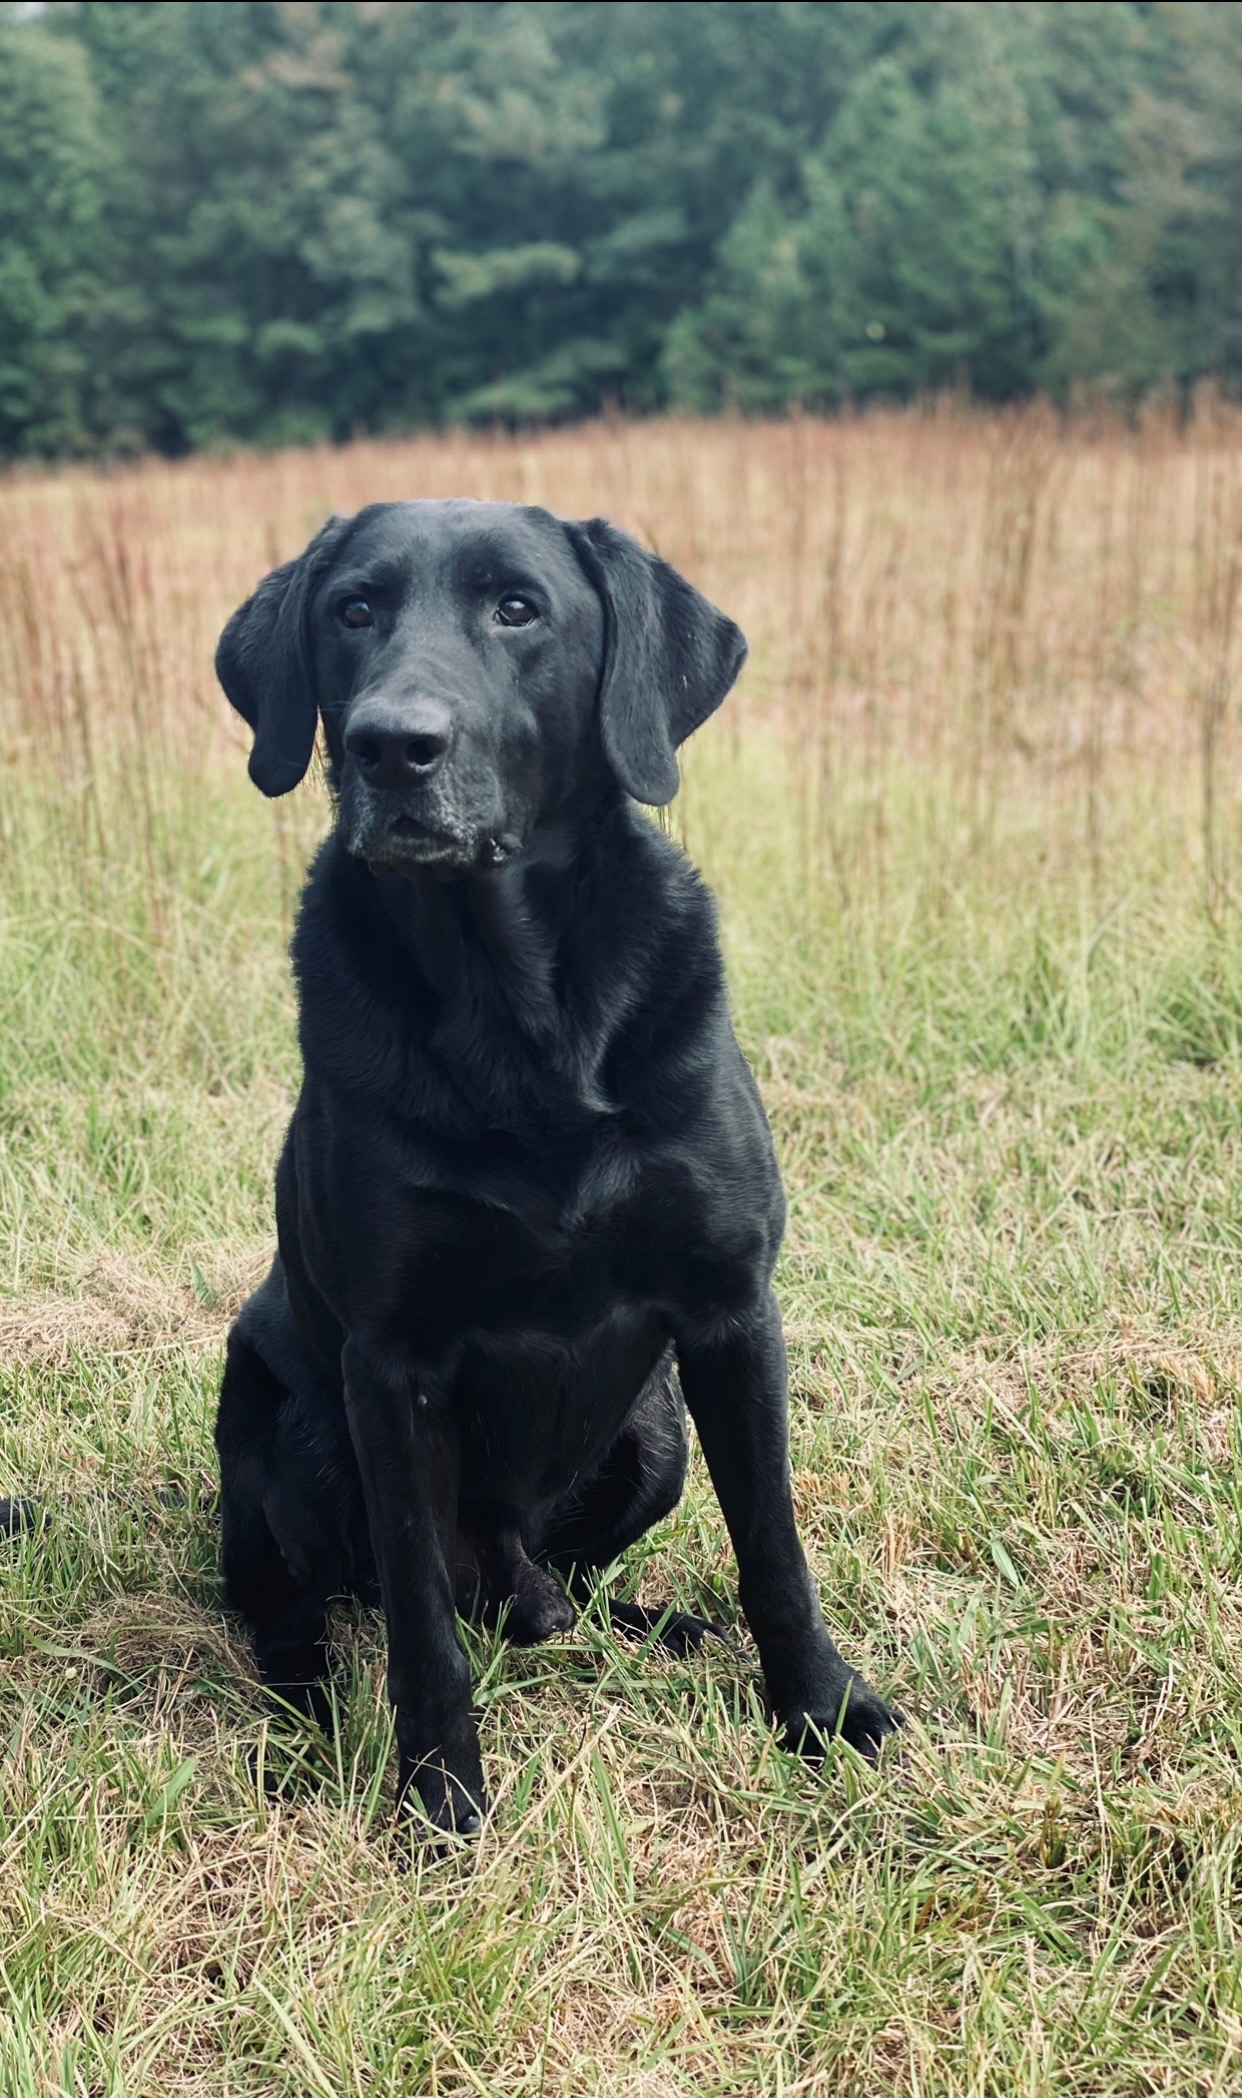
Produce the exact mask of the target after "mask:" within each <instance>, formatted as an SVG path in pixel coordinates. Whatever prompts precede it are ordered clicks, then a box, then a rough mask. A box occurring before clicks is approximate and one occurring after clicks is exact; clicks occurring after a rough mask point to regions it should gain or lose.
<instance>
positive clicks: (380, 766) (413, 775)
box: [345, 700, 451, 788]
mask: <svg viewBox="0 0 1242 2098" xmlns="http://www.w3.org/2000/svg"><path fill="white" fill-rule="evenodd" d="M450 741H451V734H450V721H449V714H448V709H447V708H446V707H442V706H440V705H439V704H438V703H437V702H436V701H434V700H424V701H420V702H419V703H418V704H417V705H415V706H410V705H408V704H407V705H405V706H402V707H380V706H375V705H372V706H364V707H360V708H359V710H358V712H357V713H356V714H355V715H354V717H353V719H352V720H351V721H350V723H349V725H348V727H347V728H346V730H345V748H346V750H347V751H348V752H349V755H350V757H351V758H352V759H353V760H354V762H355V764H356V765H357V767H358V770H359V771H360V772H361V774H362V776H363V778H364V779H365V780H366V782H367V784H368V786H371V787H394V788H401V787H409V786H411V785H413V784H414V783H415V782H416V781H419V780H424V779H426V778H427V777H428V775H429V774H430V773H432V772H434V771H435V769H436V766H437V765H438V764H439V763H440V760H441V759H442V758H443V756H444V753H445V751H446V750H447V749H448V747H449V743H450Z"/></svg>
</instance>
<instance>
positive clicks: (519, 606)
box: [496, 597, 539, 626]
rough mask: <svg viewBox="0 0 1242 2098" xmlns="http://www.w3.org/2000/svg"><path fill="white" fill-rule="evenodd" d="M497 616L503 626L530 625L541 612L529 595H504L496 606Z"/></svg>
mask: <svg viewBox="0 0 1242 2098" xmlns="http://www.w3.org/2000/svg"><path fill="white" fill-rule="evenodd" d="M496 617H497V619H498V620H499V621H500V624H501V626H529V625H530V623H531V620H532V619H538V617H539V614H538V613H537V612H536V610H535V608H534V606H533V605H532V603H531V601H530V599H529V598H528V597H502V598H501V600H500V603H499V604H498V605H497V607H496Z"/></svg>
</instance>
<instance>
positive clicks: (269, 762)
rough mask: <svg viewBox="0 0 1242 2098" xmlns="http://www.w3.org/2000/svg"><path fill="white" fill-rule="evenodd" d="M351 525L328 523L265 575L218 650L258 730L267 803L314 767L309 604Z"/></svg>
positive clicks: (257, 760)
mask: <svg viewBox="0 0 1242 2098" xmlns="http://www.w3.org/2000/svg"><path fill="white" fill-rule="evenodd" d="M347 523H348V519H347V518H344V517H330V518H329V519H328V522H327V523H326V524H325V525H324V526H323V528H322V530H321V531H318V532H316V534H315V537H314V538H313V539H312V540H311V543H310V545H309V546H308V547H307V549H306V551H305V553H302V554H299V555H298V558H297V560H296V561H286V562H284V563H283V565H282V566H281V567H280V568H274V569H273V570H272V572H271V574H270V575H267V576H264V578H263V581H262V582H261V583H260V585H259V587H258V589H257V590H256V591H255V593H254V596H253V597H248V598H247V599H246V602H245V604H244V605H241V606H239V607H238V609H237V611H236V612H234V614H233V617H232V618H231V619H230V621H229V623H228V625H227V626H226V627H225V629H224V632H223V633H222V634H221V636H220V643H219V646H218V648H217V649H216V676H217V677H218V678H219V680H220V683H221V684H222V685H223V687H224V690H225V693H226V694H227V696H228V698H229V700H230V701H231V703H232V705H233V706H235V707H236V709H237V711H238V713H239V714H240V715H241V717H242V719H243V721H248V722H249V724H250V726H251V728H252V729H253V730H254V749H253V750H252V751H251V753H250V777H251V779H252V780H253V781H254V783H255V786H256V787H258V788H260V790H261V791H262V792H263V793H264V794H267V795H269V796H275V795H277V794H288V793H289V792H290V791H291V790H292V789H293V788H294V787H296V786H297V784H298V781H299V780H300V779H301V778H302V777H303V776H304V774H305V772H306V768H307V766H308V765H309V764H310V761H311V752H312V750H313V749H314V747H315V728H316V725H317V722H318V716H319V709H318V702H317V699H316V695H315V676H314V669H313V666H312V663H311V658H310V647H309V642H308V637H307V632H306V607H307V600H308V598H309V595H310V589H311V585H312V584H313V583H315V582H316V581H317V580H318V578H319V576H320V574H321V573H322V571H323V567H324V564H325V561H326V559H327V557H328V556H329V555H330V554H331V553H332V552H333V551H334V549H335V547H336V545H337V543H338V541H339V540H340V538H341V536H342V534H343V532H344V530H345V527H346V525H347Z"/></svg>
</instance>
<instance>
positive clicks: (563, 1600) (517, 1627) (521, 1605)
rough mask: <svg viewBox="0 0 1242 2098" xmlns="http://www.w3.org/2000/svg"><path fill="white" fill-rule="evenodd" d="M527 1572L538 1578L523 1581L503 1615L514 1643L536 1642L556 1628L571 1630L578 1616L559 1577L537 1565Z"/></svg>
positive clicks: (553, 1633)
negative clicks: (556, 1579)
mask: <svg viewBox="0 0 1242 2098" xmlns="http://www.w3.org/2000/svg"><path fill="white" fill-rule="evenodd" d="M530 1573H531V1575H532V1576H534V1575H538V1578H537V1579H534V1578H532V1579H528V1580H526V1581H524V1582H523V1584H522V1586H521V1588H519V1590H518V1592H517V1594H516V1595H515V1596H514V1598H513V1601H512V1602H511V1604H510V1605H509V1612H508V1615H507V1617H506V1618H505V1634H506V1636H507V1637H508V1638H509V1639H510V1640H512V1642H513V1644H514V1645H515V1646H538V1645H540V1643H541V1642H542V1641H543V1640H545V1639H552V1638H554V1637H555V1635H556V1634H557V1632H568V1631H571V1630H572V1629H573V1627H574V1625H575V1624H576V1623H577V1620H578V1613H577V1611H576V1610H575V1609H574V1606H573V1604H572V1603H571V1602H570V1600H569V1597H568V1596H567V1595H566V1593H565V1590H564V1589H563V1588H562V1587H561V1585H560V1582H559V1581H555V1580H553V1578H552V1576H551V1574H548V1573H544V1572H543V1569H542V1568H540V1567H531V1569H530Z"/></svg>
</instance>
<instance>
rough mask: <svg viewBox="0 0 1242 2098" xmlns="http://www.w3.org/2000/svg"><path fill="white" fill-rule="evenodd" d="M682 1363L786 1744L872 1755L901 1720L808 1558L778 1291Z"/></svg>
mask: <svg viewBox="0 0 1242 2098" xmlns="http://www.w3.org/2000/svg"><path fill="white" fill-rule="evenodd" d="M677 1362H678V1370H679V1373H680V1377H681V1385H682V1390H683V1391H684V1393H685V1396H686V1404H687V1405H688V1407H689V1409H690V1413H691V1416H692V1418H693V1420H694V1424H695V1427H696V1428H697V1430H698V1434H699V1440H700V1442H701V1443H702V1445H703V1453H704V1455H705V1457H706V1458H707V1467H708V1470H709V1471H710V1473H711V1477H712V1484H713V1486H714V1487H715V1489H716V1494H717V1497H718V1499H719V1501H720V1505H721V1508H722V1510H723V1512H724V1518H725V1521H726V1523H727V1524H728V1527H729V1535H730V1537H731V1538H732V1540H733V1549H734V1552H735V1553H736V1555H737V1565H738V1588H739V1593H740V1596H741V1602H742V1608H743V1609H744V1610H745V1612H746V1617H747V1622H748V1623H749V1625H750V1629H751V1631H752V1633H753V1634H754V1638H755V1644H756V1646H757V1647H758V1649H759V1658H760V1660H761V1662H762V1663H763V1672H764V1677H765V1679H766V1682H767V1687H768V1695H769V1697H770V1699H771V1702H772V1707H773V1710H774V1712H775V1713H776V1716H777V1717H778V1718H779V1719H781V1720H783V1721H784V1723H785V1741H786V1745H787V1746H788V1747H790V1748H793V1749H801V1750H802V1751H803V1752H804V1753H811V1754H814V1753H816V1752H817V1751H818V1750H819V1748H820V1747H821V1744H822V1739H823V1738H824V1737H831V1736H832V1735H833V1734H835V1733H837V1732H840V1733H841V1734H842V1735H843V1736H844V1738H845V1739H846V1740H847V1741H849V1742H851V1743H852V1744H853V1746H854V1747H855V1748H857V1749H859V1750H860V1751H861V1752H862V1753H863V1754H864V1755H866V1756H869V1757H874V1755H875V1753H876V1750H877V1749H878V1747H879V1745H880V1742H881V1741H882V1740H883V1738H884V1736H885V1735H886V1734H891V1733H892V1732H893V1731H894V1729H895V1728H896V1727H897V1726H899V1725H900V1723H901V1722H900V1720H899V1719H898V1718H897V1716H896V1715H895V1714H894V1713H892V1712H890V1710H889V1709H888V1706H887V1705H885V1704H884V1703H883V1701H882V1699H880V1698H879V1697H877V1696H876V1694H875V1692H874V1691H873V1690H871V1689H869V1688H868V1686H867V1684H866V1683H865V1682H864V1681H863V1678H862V1677H861V1676H860V1675H858V1674H856V1672H855V1671H854V1670H853V1669H852V1668H850V1667H849V1665H848V1664H847V1663H846V1662H845V1661H844V1660H842V1658H841V1655H840V1654H839V1653H838V1652H837V1649H836V1647H835V1646H834V1645H833V1643H832V1640H831V1639H830V1638H829V1636H828V1628H827V1626H826V1625H825V1623H824V1618H823V1612H822V1611H821V1609H820V1606H819V1598H818V1596H817V1595H816V1593H815V1586H814V1583H813V1582H812V1579H811V1574H810V1569H809V1568H808V1566H807V1563H806V1557H805V1554H804V1553H803V1550H802V1544H801V1540H800V1539H799V1536H798V1530H797V1524H796V1521H795V1518H794V1508H793V1493H792V1489H791V1484H790V1476H789V1400H788V1373H787V1369H786V1362H785V1341H784V1335H783V1333H782V1331H781V1321H780V1312H779V1310H778V1309H777V1304H776V1298H775V1297H774V1296H773V1294H772V1292H771V1291H770V1290H769V1291H768V1292H767V1293H766V1295H765V1296H764V1297H763V1298H761V1299H760V1300H759V1301H758V1302H757V1303H756V1304H755V1305H754V1306H753V1307H751V1308H750V1310H749V1311H748V1312H746V1313H744V1314H742V1315H740V1316H734V1317H730V1318H728V1319H727V1320H722V1321H719V1322H717V1323H715V1324H714V1325H712V1326H704V1325H696V1326H690V1327H687V1329H686V1330H685V1331H684V1332H683V1333H679V1335H678V1340H677Z"/></svg>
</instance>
